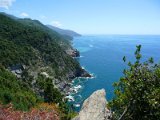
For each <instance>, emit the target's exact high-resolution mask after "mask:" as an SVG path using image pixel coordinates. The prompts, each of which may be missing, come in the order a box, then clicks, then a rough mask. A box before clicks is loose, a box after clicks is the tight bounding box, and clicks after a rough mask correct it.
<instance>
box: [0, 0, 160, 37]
mask: <svg viewBox="0 0 160 120" xmlns="http://www.w3.org/2000/svg"><path fill="white" fill-rule="evenodd" d="M0 11H1V12H6V13H8V14H12V15H14V16H17V17H20V18H31V19H37V20H39V21H41V22H42V23H43V24H50V25H54V26H57V27H60V28H63V29H71V30H74V31H76V32H78V33H81V34H159V35H160V0H0Z"/></svg>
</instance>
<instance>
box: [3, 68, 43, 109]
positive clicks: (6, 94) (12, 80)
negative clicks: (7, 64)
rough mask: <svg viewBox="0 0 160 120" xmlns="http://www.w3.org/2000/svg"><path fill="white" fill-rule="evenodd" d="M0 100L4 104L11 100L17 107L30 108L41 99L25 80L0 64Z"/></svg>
mask: <svg viewBox="0 0 160 120" xmlns="http://www.w3.org/2000/svg"><path fill="white" fill-rule="evenodd" d="M0 101H1V102H2V103H3V104H8V103H10V102H11V103H12V104H13V106H14V108H16V109H20V110H29V109H30V108H31V107H32V106H34V105H36V103H37V102H38V101H40V99H39V98H38V97H37V96H36V94H35V93H34V92H33V91H32V90H31V89H30V87H28V86H27V85H26V84H25V83H24V82H23V81H20V80H17V78H16V77H15V76H14V75H13V74H11V73H10V72H9V71H7V70H5V68H4V67H3V66H1V65H0Z"/></svg>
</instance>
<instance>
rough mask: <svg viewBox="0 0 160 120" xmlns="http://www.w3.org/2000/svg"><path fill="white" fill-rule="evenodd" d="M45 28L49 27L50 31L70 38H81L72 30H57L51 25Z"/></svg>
mask: <svg viewBox="0 0 160 120" xmlns="http://www.w3.org/2000/svg"><path fill="white" fill-rule="evenodd" d="M47 27H49V28H50V29H52V30H54V31H56V32H58V33H59V34H61V35H64V36H70V37H76V36H81V35H80V34H79V33H77V32H74V31H72V30H65V29H61V28H58V27H55V26H52V25H47Z"/></svg>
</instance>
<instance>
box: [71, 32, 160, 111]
mask: <svg viewBox="0 0 160 120" xmlns="http://www.w3.org/2000/svg"><path fill="white" fill-rule="evenodd" d="M139 44H141V45H142V49H141V53H142V61H146V60H147V59H148V58H150V57H153V58H154V61H155V62H156V63H158V62H159V61H160V36H158V35H86V36H81V37H75V38H74V40H73V45H74V47H75V48H76V49H78V50H79V51H80V53H81V57H80V58H76V59H77V60H78V61H79V63H80V64H81V66H83V67H84V68H85V69H86V70H87V71H89V72H90V73H91V74H93V76H94V78H92V79H84V78H78V79H75V80H74V81H73V87H75V86H76V87H77V86H80V87H79V88H78V89H77V90H78V91H77V93H73V94H72V96H73V97H74V99H75V101H74V102H73V104H74V106H75V107H74V108H75V110H77V111H78V110H80V108H81V105H82V103H83V101H84V100H85V99H86V98H87V97H88V96H90V95H91V94H92V93H93V92H94V91H96V90H98V89H102V88H104V89H105V90H106V98H107V100H108V101H109V100H111V99H112V98H113V97H114V87H113V83H114V82H116V81H118V80H119V79H120V77H122V76H123V70H124V69H125V68H127V65H126V63H124V62H123V60H122V58H123V56H126V58H127V61H131V62H134V60H135V58H134V52H135V50H136V45H139ZM79 105H80V106H79Z"/></svg>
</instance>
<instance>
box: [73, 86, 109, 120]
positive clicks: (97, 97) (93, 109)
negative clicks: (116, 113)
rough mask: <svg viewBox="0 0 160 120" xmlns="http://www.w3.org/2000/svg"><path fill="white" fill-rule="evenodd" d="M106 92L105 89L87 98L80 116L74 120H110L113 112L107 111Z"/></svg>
mask: <svg viewBox="0 0 160 120" xmlns="http://www.w3.org/2000/svg"><path fill="white" fill-rule="evenodd" d="M105 96H106V92H105V90H104V89H101V90H97V91H95V92H94V93H93V94H92V95H91V96H90V97H89V98H87V99H86V100H85V101H84V103H83V106H82V108H81V111H80V112H79V115H78V116H77V117H76V118H74V119H73V120H110V119H111V112H110V110H109V109H107V107H106V106H107V103H108V102H107V100H106V97H105Z"/></svg>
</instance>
